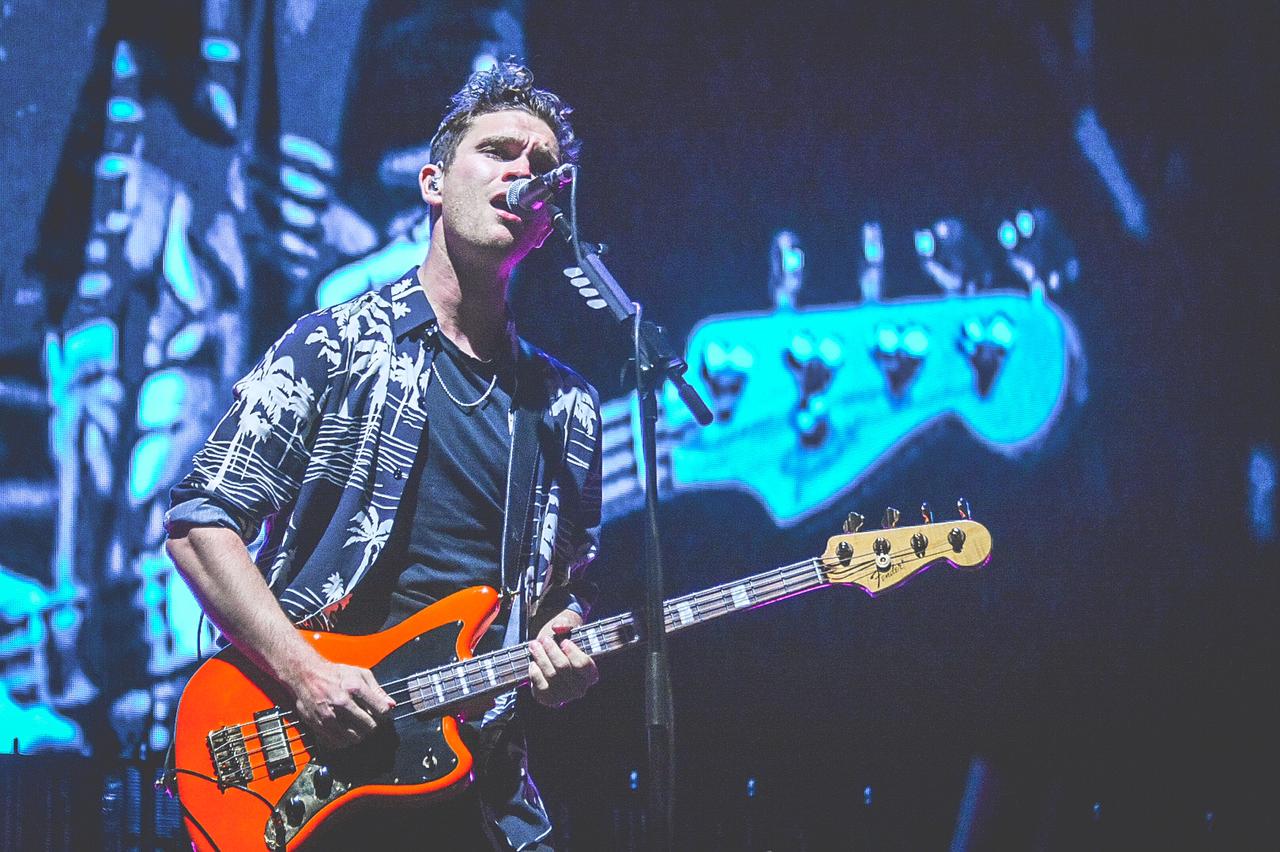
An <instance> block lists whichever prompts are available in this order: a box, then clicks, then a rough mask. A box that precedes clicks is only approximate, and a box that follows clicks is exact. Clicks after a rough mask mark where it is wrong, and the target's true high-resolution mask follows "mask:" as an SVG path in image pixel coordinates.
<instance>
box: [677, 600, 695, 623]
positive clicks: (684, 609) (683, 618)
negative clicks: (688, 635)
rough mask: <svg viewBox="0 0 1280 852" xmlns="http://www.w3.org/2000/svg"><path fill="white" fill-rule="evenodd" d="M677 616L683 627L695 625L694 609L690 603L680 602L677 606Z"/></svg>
mask: <svg viewBox="0 0 1280 852" xmlns="http://www.w3.org/2000/svg"><path fill="white" fill-rule="evenodd" d="M676 614H677V615H678V616H679V618H680V626H681V627H685V626H687V625H690V624H693V623H694V620H695V617H694V614H693V607H692V606H690V605H689V602H688V601H679V602H678V603H677V604H676Z"/></svg>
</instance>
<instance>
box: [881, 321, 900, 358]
mask: <svg viewBox="0 0 1280 852" xmlns="http://www.w3.org/2000/svg"><path fill="white" fill-rule="evenodd" d="M901 343H902V338H901V335H899V334H898V330H897V329H896V328H894V327H893V326H891V325H882V326H880V327H879V328H877V329H876V346H877V347H879V349H880V351H881V352H884V353H885V354H892V353H894V352H897V351H898V347H899V346H900V345H901Z"/></svg>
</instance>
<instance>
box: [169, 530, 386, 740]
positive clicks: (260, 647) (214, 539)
mask: <svg viewBox="0 0 1280 852" xmlns="http://www.w3.org/2000/svg"><path fill="white" fill-rule="evenodd" d="M166 550H168V552H169V556H170V557H171V558H172V559H173V563H174V565H176V566H177V567H178V570H179V571H180V572H181V573H182V576H183V577H184V578H186V581H187V584H188V585H189V586H190V587H191V590H192V591H193V592H195V595H196V598H198V599H199V601H200V604H201V606H203V607H204V610H205V612H207V613H208V614H209V617H210V618H212V619H213V621H214V623H215V624H217V625H218V627H220V628H221V629H222V632H223V633H224V634H225V635H226V636H227V637H228V638H230V639H231V642H232V643H233V644H234V645H235V646H236V647H237V648H239V649H240V650H241V651H243V652H244V654H245V655H246V656H247V657H249V659H250V660H252V661H253V662H255V663H257V665H258V666H259V667H260V668H261V669H262V670H263V671H264V672H266V673H267V674H268V675H270V676H271V677H272V678H274V679H275V680H276V681H278V682H280V683H281V684H282V685H283V686H284V687H285V688H286V689H288V690H289V691H290V692H291V693H292V694H293V698H294V702H295V706H296V710H297V713H298V715H299V716H300V717H301V718H302V722H303V724H304V725H306V727H307V729H308V730H310V731H311V732H312V733H313V734H315V735H316V737H317V738H319V739H320V741H321V742H322V743H323V744H324V745H327V746H330V747H333V748H341V747H343V746H349V745H354V744H355V743H357V742H359V741H360V740H362V739H364V738H365V737H366V736H368V735H369V733H371V732H372V731H373V729H374V728H376V727H377V724H378V720H379V719H383V718H386V716H387V714H388V713H389V712H390V711H391V708H393V707H395V706H396V703H395V702H394V701H392V700H391V696H389V695H387V693H385V692H383V691H382V687H380V686H378V682H377V681H375V680H374V679H373V673H372V672H370V671H369V670H368V669H362V668H359V667H357V666H346V665H342V664H340V663H334V662H330V661H329V660H327V659H325V658H324V657H323V656H321V654H320V652H319V651H317V650H316V649H315V648H314V647H313V646H312V645H311V644H310V643H308V642H307V641H306V640H305V639H303V638H302V634H301V633H300V632H299V631H298V630H297V629H295V628H294V626H293V624H292V623H290V621H289V619H288V618H287V617H286V616H285V614H284V611H283V610H282V609H280V604H278V603H277V602H276V599H275V596H274V595H273V594H271V590H270V589H268V588H267V584H266V581H265V580H264V579H263V578H262V573H261V572H260V571H258V569H257V566H255V565H254V564H253V560H252V559H250V558H249V551H248V550H247V549H246V548H245V545H244V542H243V541H242V540H241V538H240V535H239V533H237V532H236V531H235V530H231V529H228V528H226V527H192V528H190V529H189V530H186V529H184V530H179V531H176V532H171V533H170V537H169V541H168V544H167V545H166Z"/></svg>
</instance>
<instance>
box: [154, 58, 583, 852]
mask: <svg viewBox="0 0 1280 852" xmlns="http://www.w3.org/2000/svg"><path fill="white" fill-rule="evenodd" d="M568 112H569V110H568V108H567V107H566V106H565V105H564V104H563V102H562V101H561V100H560V99H559V98H558V97H557V96H556V95H554V94H552V93H550V92H546V91H543V90H540V89H535V88H534V87H533V86H532V75H531V74H530V73H529V71H528V69H526V68H524V67H522V66H519V65H516V64H513V63H503V64H500V65H498V66H496V67H495V68H494V69H492V70H490V71H484V72H478V73H476V74H473V75H472V77H471V78H470V79H469V80H468V82H467V84H466V85H465V86H464V87H463V88H462V90H461V91H459V92H458V94H457V95H455V96H454V98H453V101H452V108H451V110H450V111H449V113H448V114H447V115H446V116H445V118H444V120H443V121H442V122H441V125H440V128H439V130H437V132H436V134H435V137H434V138H433V140H432V145H431V151H432V154H431V156H432V159H433V161H434V162H432V163H429V164H427V165H425V166H423V167H422V170H421V173H420V175H419V182H420V186H421V191H422V197H423V200H424V201H425V202H426V203H427V205H428V206H429V209H430V213H431V217H432V221H431V243H430V247H429V248H428V250H427V255H426V258H425V260H424V261H423V263H422V265H421V266H419V267H418V268H416V269H415V270H411V271H410V272H409V273H406V275H405V276H404V277H403V278H402V279H401V280H399V281H395V282H392V283H390V284H387V285H386V286H385V287H383V288H382V289H381V290H379V291H377V292H370V293H366V294H365V295H363V296H361V297H359V298H357V299H355V300H353V301H351V302H347V303H344V304H342V305H338V306H336V307H334V308H331V309H327V310H323V311H318V312H316V313H313V314H310V315H308V316H306V317H303V318H302V319H300V320H298V321H297V322H296V323H295V324H294V325H293V326H292V327H291V328H290V329H289V330H288V331H286V332H285V334H284V336H283V337H281V338H280V340H279V341H277V342H276V343H275V344H274V345H273V346H272V347H271V348H270V349H269V350H268V351H267V353H266V355H265V356H264V358H263V360H262V361H261V362H260V363H259V364H258V365H257V366H256V367H255V368H254V370H253V371H251V372H250V373H249V375H248V376H246V377H245V378H244V379H243V380H241V381H240V382H239V383H238V384H237V386H236V400H235V403H234V404H233V406H232V408H231V410H230V411H229V412H228V414H227V415H226V417H224V418H223V420H222V422H221V423H220V424H219V426H218V427H217V428H216V429H215V431H214V433H213V435H212V436H211V437H210V438H209V440H208V442H207V443H206V444H205V446H204V448H203V449H202V450H201V451H200V452H199V453H198V454H197V455H196V457H195V459H194V461H193V469H192V471H191V472H190V473H189V474H188V475H187V476H186V477H185V478H184V479H183V480H182V481H181V482H180V483H179V484H178V485H177V486H175V488H174V489H173V494H172V500H173V506H172V508H171V510H170V512H169V514H168V517H167V521H168V529H169V542H168V551H169V554H170V555H171V556H172V558H173V560H174V562H175V564H176V565H177V566H178V569H179V570H180V571H181V572H182V574H183V576H184V577H185V578H186V579H187V581H188V583H189V584H190V585H191V587H192V589H193V590H194V592H195V594H196V596H197V597H198V598H199V600H200V602H201V604H202V605H203V606H204V608H205V611H206V612H207V613H208V614H209V616H210V617H211V618H212V619H213V620H214V622H215V623H216V624H217V625H218V627H219V628H220V629H221V630H222V632H223V633H224V634H225V635H226V636H227V638H228V639H229V640H230V641H231V642H232V643H233V644H235V645H236V646H237V647H238V648H240V649H241V650H242V651H243V652H244V653H245V654H246V655H247V656H248V657H249V658H250V659H252V660H253V661H254V662H255V663H257V664H258V665H259V666H260V667H261V668H262V669H263V671H265V672H266V673H267V674H268V675H270V676H271V677H272V678H274V679H275V680H276V681H278V682H279V683H280V684H282V685H283V686H284V687H285V688H286V689H287V690H288V692H289V694H290V695H291V696H292V697H293V698H294V701H295V703H296V709H297V712H298V714H299V716H300V717H301V719H302V720H303V722H304V724H305V726H306V727H307V728H309V729H310V730H311V731H313V732H314V733H315V735H316V736H317V737H319V738H320V739H321V741H322V742H323V743H325V744H327V745H329V746H350V745H353V744H356V743H358V742H359V741H360V740H361V739H362V738H363V737H365V736H366V735H368V734H369V733H370V732H371V731H372V730H373V729H374V728H375V726H376V725H377V724H378V723H379V721H381V720H383V719H385V718H386V717H387V715H388V714H389V713H390V712H391V710H392V708H393V707H394V703H395V702H394V701H393V699H392V697H391V696H389V695H388V694H387V693H386V692H385V691H384V690H383V689H382V688H380V687H379V686H378V684H377V683H376V682H375V680H374V678H373V676H372V674H371V673H370V672H369V671H368V670H365V669H359V668H355V667H352V666H346V665H340V664H336V663H332V662H329V661H328V660H325V659H324V658H323V657H321V656H320V655H319V654H318V653H317V652H316V651H315V650H314V649H313V648H312V647H311V646H310V645H309V644H308V643H306V642H304V641H302V640H301V639H300V637H299V636H298V634H297V632H296V631H295V629H294V625H295V624H298V625H304V626H306V627H308V628H310V627H313V626H316V627H325V628H328V629H335V630H341V631H343V632H351V633H364V632H372V631H377V630H381V629H385V628H386V627H389V626H391V625H392V624H395V623H397V622H398V621H400V620H402V619H404V618H405V617H407V616H409V615H411V614H412V613H413V612H415V611H417V610H419V609H421V608H422V607H424V606H427V605H429V604H431V603H433V602H434V601H436V600H439V599H440V598H442V597H444V596H445V595H447V594H449V593H451V592H453V591H456V590H458V589H461V588H465V587H468V586H474V585H481V584H483V585H489V586H492V587H494V588H498V589H500V590H501V591H502V598H503V605H502V610H501V613H500V615H499V618H498V619H497V621H496V622H495V625H494V626H493V627H491V628H490V629H489V632H488V633H487V634H486V636H485V637H484V639H483V640H482V641H481V644H480V648H479V650H480V651H485V650H490V649H492V648H495V647H498V646H501V645H510V644H513V643H516V642H519V641H524V640H525V638H526V637H527V636H529V635H534V634H536V638H535V639H534V640H533V641H532V642H530V643H529V649H530V656H531V659H532V662H531V664H530V666H529V680H530V684H531V689H532V695H533V697H534V698H535V699H536V700H537V701H539V702H540V703H542V704H545V705H547V706H551V707H556V706H559V705H561V704H563V703H565V702H567V701H571V700H573V699H575V698H578V697H581V696H582V695H583V694H584V693H585V691H586V690H587V689H588V688H589V687H590V686H591V685H592V684H593V683H594V682H595V681H596V680H597V678H598V674H597V671H596V667H595V664H594V662H593V661H592V660H591V658H590V657H589V656H587V655H586V654H585V653H583V651H582V650H581V649H580V648H578V647H577V646H576V645H574V643H573V642H571V641H568V640H567V639H564V638H558V637H562V636H563V634H565V633H567V632H568V631H569V630H571V629H572V628H573V627H575V626H577V625H579V624H581V623H582V619H583V617H584V615H585V612H586V608H587V606H588V605H589V589H590V585H589V584H587V583H586V582H585V581H584V580H583V579H582V577H581V570H582V569H583V568H584V567H585V566H586V564H587V563H588V562H590V561H591V559H592V558H593V557H594V556H595V552H596V548H597V543H598V538H599V536H598V533H599V523H600V441H601V429H600V419H599V405H598V398H597V397H596V394H595V391H594V390H593V389H592V388H591V387H590V385H588V384H587V383H586V382H585V381H584V380H583V379H582V378H581V377H580V376H578V375H577V374H576V373H574V372H572V371H571V370H569V369H568V368H566V367H565V366H563V365H562V364H560V363H559V362H557V361H555V360H554V359H552V358H550V357H549V356H547V355H546V354H544V353H542V352H539V351H537V350H535V349H533V347H531V346H529V345H528V344H527V343H525V342H524V341H521V340H520V339H519V338H517V337H516V336H515V333H514V330H513V327H512V324H511V322H510V320H509V318H508V313H507V287H508V283H509V281H510V277H511V273H512V271H513V270H514V268H515V267H516V265H517V264H518V263H519V262H520V261H521V260H522V259H523V258H524V257H525V256H526V255H527V254H528V253H529V252H530V251H532V250H533V249H534V248H537V247H538V246H540V245H541V244H542V243H543V241H544V240H545V239H546V238H547V236H548V235H549V233H550V230H551V226H550V222H549V220H548V217H547V215H546V214H545V213H542V214H540V215H536V216H533V217H528V218H521V217H520V216H517V215H515V214H514V213H512V212H511V211H509V210H508V209H507V208H506V205H505V201H504V198H505V193H506V190H507V188H508V187H509V186H510V184H511V182H512V181H515V180H517V179H520V178H524V177H529V176H530V175H533V174H538V173H541V172H545V171H547V170H549V169H552V168H555V167H556V166H557V165H559V164H560V163H561V162H565V161H572V160H573V159H574V158H575V157H576V154H577V149H578V142H577V140H576V138H575V137H574V134H573V129H572V127H571V126H570V125H569V123H568V121H567V118H566V116H567V114H568ZM522 507H523V511H522ZM513 515H519V516H518V517H513ZM263 523H265V524H266V525H267V533H266V539H265V543H264V544H263V546H262V547H261V549H260V550H259V552H258V557H257V565H255V564H254V562H253V561H251V559H250V556H249V553H248V550H247V548H246V546H245V542H249V541H252V540H253V539H254V538H255V536H256V535H257V533H258V531H259V529H260V527H261V525H262V524H263ZM513 698H514V694H512V695H507V696H502V697H500V698H499V699H498V701H497V703H496V705H495V707H494V708H493V709H492V710H490V711H489V712H488V713H487V714H486V715H485V716H484V718H483V720H479V721H478V724H476V725H474V726H473V727H471V729H470V730H469V731H468V736H469V737H470V739H472V740H473V741H474V742H475V744H476V745H477V746H478V748H477V754H476V771H477V783H476V785H475V787H476V790H478V792H477V791H476V790H473V791H469V792H468V793H467V794H464V795H463V796H460V797H459V798H458V799H456V800H452V801H450V802H448V803H443V804H438V805H435V806H432V807H430V808H427V809H417V810H415V811H412V812H410V813H411V815H410V816H405V815H404V812H403V810H402V811H401V812H400V814H399V815H386V814H382V813H379V815H378V818H377V820H378V821H377V823H376V824H370V823H366V825H365V827H363V828H360V829H356V830H355V831H354V832H353V833H351V834H350V835H349V836H350V837H351V838H353V840H354V839H355V838H359V839H360V840H362V841H366V842H367V840H369V839H370V834H369V831H370V830H371V829H370V827H369V826H370V825H376V826H377V827H378V829H379V830H380V834H379V835H378V836H382V835H385V834H388V833H389V832H388V830H387V826H388V825H389V824H395V825H398V826H399V829H398V831H403V832H411V833H412V835H413V836H411V837H405V838H402V841H403V845H404V846H405V847H406V848H413V845H414V842H415V841H416V842H417V843H418V844H420V845H421V844H423V838H424V837H431V838H433V840H432V842H434V843H435V844H436V846H430V845H429V844H428V847H429V848H442V849H482V848H506V846H507V845H509V846H510V847H511V848H515V849H549V848H550V847H549V846H548V845H546V844H547V843H548V842H549V841H548V837H549V833H550V824H549V821H548V819H547V815H546V810H545V808H544V807H543V805H542V802H541V800H540V799H539V797H538V793H537V790H536V788H535V787H534V786H533V783H532V781H531V780H530V779H529V778H528V775H527V772H526V771H525V766H524V738H523V733H522V732H521V731H520V729H519V727H518V725H517V724H516V722H517V720H516V716H515V713H514V701H513V700H512V699H513ZM396 820H400V822H399V823H396V822H395V821H396ZM339 830H341V829H339ZM388 839H391V840H396V838H393V837H389V838H388ZM353 840H342V839H338V840H334V848H341V847H342V846H344V845H346V844H349V843H351V842H353ZM491 844H492V845H491Z"/></svg>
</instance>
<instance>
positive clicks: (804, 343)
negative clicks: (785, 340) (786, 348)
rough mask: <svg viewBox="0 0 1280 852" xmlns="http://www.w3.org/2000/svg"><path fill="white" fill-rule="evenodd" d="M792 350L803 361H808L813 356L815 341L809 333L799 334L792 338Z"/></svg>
mask: <svg viewBox="0 0 1280 852" xmlns="http://www.w3.org/2000/svg"><path fill="white" fill-rule="evenodd" d="M791 352H792V354H794V355H795V356H796V357H797V358H799V359H800V360H801V361H807V360H809V359H810V358H812V357H813V341H812V340H810V339H809V336H808V335H805V334H797V335H795V336H793V337H792V338H791Z"/></svg>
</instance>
